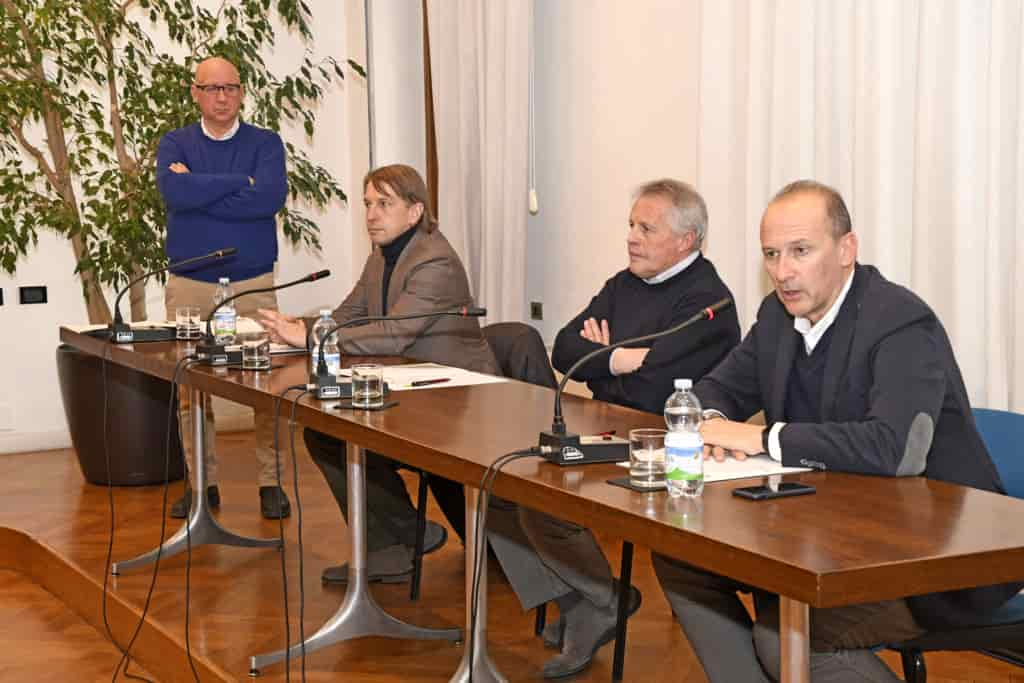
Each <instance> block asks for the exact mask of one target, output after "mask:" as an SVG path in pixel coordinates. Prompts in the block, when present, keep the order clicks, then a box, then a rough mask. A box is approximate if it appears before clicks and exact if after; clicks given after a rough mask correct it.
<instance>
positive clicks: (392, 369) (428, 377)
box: [341, 363, 508, 391]
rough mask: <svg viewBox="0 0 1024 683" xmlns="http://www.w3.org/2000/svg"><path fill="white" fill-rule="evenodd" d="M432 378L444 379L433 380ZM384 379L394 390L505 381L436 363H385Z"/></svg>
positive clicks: (465, 385) (342, 372)
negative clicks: (423, 383) (414, 384)
mask: <svg viewBox="0 0 1024 683" xmlns="http://www.w3.org/2000/svg"><path fill="white" fill-rule="evenodd" d="M350 374H351V373H350V372H349V371H348V370H347V369H345V370H342V371H341V375H342V376H344V377H348V376H349V375H350ZM433 380H444V381H443V382H441V381H433ZM384 381H385V382H387V383H388V388H390V389H392V390H394V391H409V390H417V389H446V388H448V387H470V386H475V385H478V384H496V383H498V382H506V381H508V380H506V379H505V378H504V377H497V376H495V375H485V374H483V373H481V372H473V371H472V370H463V369H462V368H453V367H450V366H448V365H440V364H438V363H413V364H411V365H385V366H384ZM414 382H431V383H430V384H425V385H423V386H413V383H414Z"/></svg>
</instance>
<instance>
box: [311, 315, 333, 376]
mask: <svg viewBox="0 0 1024 683" xmlns="http://www.w3.org/2000/svg"><path fill="white" fill-rule="evenodd" d="M335 325H337V323H336V322H334V318H332V317H331V310H330V309H329V308H325V309H323V310H321V311H320V319H319V320H317V321H316V324H315V325H313V349H312V351H311V352H310V353H311V354H312V355H311V356H310V359H309V373H310V374H311V375H315V374H316V366H317V364H318V363H319V362H320V342H321V341H323V338H324V335H326V334H327V332H329V331H330V330H331V328H333V327H334V326H335ZM324 362H325V363H327V372H329V373H331V374H332V375H337V374H338V373H339V372H341V350H340V349H338V333H337V332H334V333H333V334H331V336H330V337H329V338H328V339H327V341H326V342H325V343H324Z"/></svg>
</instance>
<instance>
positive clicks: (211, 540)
mask: <svg viewBox="0 0 1024 683" xmlns="http://www.w3.org/2000/svg"><path fill="white" fill-rule="evenodd" d="M197 411H198V412H197ZM192 416H193V420H192V448H193V449H195V469H196V472H195V475H196V486H195V490H194V491H192V507H191V509H190V510H189V512H188V519H187V520H186V521H185V523H184V524H182V526H181V528H180V529H178V530H177V531H176V532H175V533H174V535H173V536H171V537H170V538H168V539H167V540H166V541H164V543H163V545H162V546H160V547H159V548H154V549H153V550H150V551H149V552H147V553H144V554H142V555H139V556H138V557H136V558H133V559H131V560H125V561H124V562H114V563H113V564H112V565H111V567H110V573H111V574H114V575H117V574H120V573H121V572H122V571H127V570H130V569H135V568H136V567H141V566H142V565H146V564H149V563H150V562H155V561H156V558H157V556H158V555H159V556H160V558H161V559H164V558H168V557H172V556H174V555H177V554H178V553H181V552H184V551H185V550H186V548H187V547H188V546H189V543H191V545H192V547H193V548H195V547H196V546H200V545H233V546H239V547H243V548H279V547H281V541H280V539H277V538H249V537H247V536H239V535H238V534H234V533H231V532H230V531H228V530H227V529H225V528H224V527H222V526H221V525H220V524H219V523H218V522H217V520H216V519H214V517H213V516H212V515H211V514H210V504H209V501H207V500H206V488H207V487H206V441H205V437H206V419H205V414H204V412H203V393H202V392H201V391H199V390H198V389H193V390H192ZM161 514H166V512H165V511H163V510H161ZM189 536H190V537H191V539H189V538H188V537H189Z"/></svg>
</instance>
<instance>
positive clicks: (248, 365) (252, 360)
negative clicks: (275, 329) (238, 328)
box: [238, 331, 270, 370]
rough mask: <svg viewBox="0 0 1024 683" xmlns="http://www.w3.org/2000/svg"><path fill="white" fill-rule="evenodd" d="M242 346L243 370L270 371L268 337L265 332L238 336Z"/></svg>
mask: <svg viewBox="0 0 1024 683" xmlns="http://www.w3.org/2000/svg"><path fill="white" fill-rule="evenodd" d="M238 341H239V343H241V345H242V369H243V370H269V369H270V337H269V336H267V333H266V332H262V331H260V332H247V333H245V334H240V335H238Z"/></svg>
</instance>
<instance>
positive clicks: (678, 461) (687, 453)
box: [665, 432, 704, 481]
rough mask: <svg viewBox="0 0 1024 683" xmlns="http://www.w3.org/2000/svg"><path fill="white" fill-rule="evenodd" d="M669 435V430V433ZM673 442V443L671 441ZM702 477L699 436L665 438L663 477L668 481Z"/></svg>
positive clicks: (702, 462)
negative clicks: (694, 437) (695, 437)
mask: <svg viewBox="0 0 1024 683" xmlns="http://www.w3.org/2000/svg"><path fill="white" fill-rule="evenodd" d="M669 436H671V432H670V433H669ZM673 442H674V443H673ZM703 477H704V444H703V443H702V442H701V440H700V439H699V438H697V439H693V438H680V439H671V438H666V439H665V478H666V479H668V480H670V481H684V480H694V479H702V478H703Z"/></svg>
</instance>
